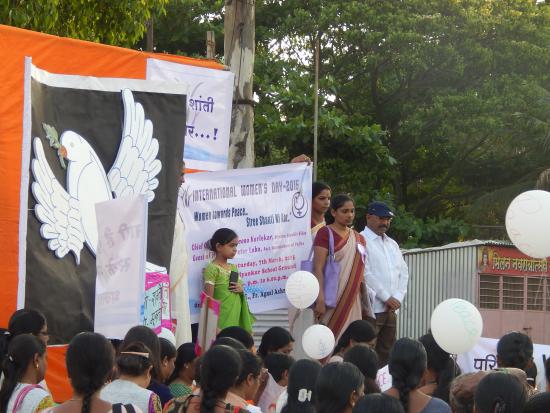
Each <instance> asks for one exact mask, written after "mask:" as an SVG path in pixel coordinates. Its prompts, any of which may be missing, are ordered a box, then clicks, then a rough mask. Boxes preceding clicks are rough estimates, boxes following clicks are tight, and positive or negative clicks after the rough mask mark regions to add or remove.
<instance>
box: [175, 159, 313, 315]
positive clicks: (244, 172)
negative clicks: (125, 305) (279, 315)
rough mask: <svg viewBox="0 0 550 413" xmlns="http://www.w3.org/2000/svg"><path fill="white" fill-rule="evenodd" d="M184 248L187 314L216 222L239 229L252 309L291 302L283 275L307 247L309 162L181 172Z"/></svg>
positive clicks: (195, 306) (195, 310)
mask: <svg viewBox="0 0 550 413" xmlns="http://www.w3.org/2000/svg"><path fill="white" fill-rule="evenodd" d="M180 197H181V202H178V205H181V210H180V211H179V213H180V214H181V216H182V217H183V221H184V222H185V226H186V234H187V246H188V253H189V304H190V309H191V320H192V322H195V321H196V320H197V319H198V315H199V306H200V293H201V291H202V289H203V276H202V274H203V270H204V268H205V267H206V265H207V264H208V263H209V262H210V261H211V260H212V258H213V254H212V253H211V252H210V251H209V250H207V249H206V247H205V243H206V241H208V240H209V239H210V238H211V237H212V235H213V234H214V232H215V231H216V230H217V229H219V228H224V227H225V228H231V229H232V230H233V231H235V232H236V233H237V235H238V236H239V246H238V250H237V255H236V257H235V258H234V259H233V260H232V262H233V263H235V264H236V265H237V266H238V268H239V273H240V275H241V277H242V279H243V281H244V287H245V293H246V295H247V298H248V303H249V305H250V308H251V310H252V312H254V313H260V312H263V311H269V310H275V309H279V308H286V307H288V305H289V303H288V301H287V298H286V295H285V283H286V279H287V278H288V277H289V275H290V274H292V273H293V272H295V271H298V270H299V269H300V262H301V261H302V260H304V259H306V258H307V255H308V254H309V251H310V249H311V235H310V221H311V167H310V166H307V165H306V164H305V163H303V164H288V165H277V166H268V167H265V168H251V169H235V170H230V171H224V172H205V173H195V174H189V175H186V181H185V183H184V184H183V185H182V188H181V190H180Z"/></svg>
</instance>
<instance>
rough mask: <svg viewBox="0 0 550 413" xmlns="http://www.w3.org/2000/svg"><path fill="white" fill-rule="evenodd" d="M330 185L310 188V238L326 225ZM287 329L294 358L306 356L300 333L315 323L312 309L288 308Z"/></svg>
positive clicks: (319, 184) (314, 184) (318, 183)
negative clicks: (290, 335) (292, 341)
mask: <svg viewBox="0 0 550 413" xmlns="http://www.w3.org/2000/svg"><path fill="white" fill-rule="evenodd" d="M330 196H331V192H330V186H328V185H327V184H325V183H323V182H313V185H312V188H311V238H312V239H313V240H314V239H315V236H316V235H317V232H318V231H319V230H320V229H321V228H323V227H324V226H325V225H326V222H325V214H326V213H327V212H328V210H329V208H330ZM288 323H289V330H290V333H291V334H292V337H294V339H295V340H296V341H295V343H294V350H293V352H292V355H293V356H294V358H296V359H303V358H306V357H307V354H306V353H305V352H304V349H303V347H302V335H303V334H304V331H306V330H307V329H308V327H311V326H312V325H313V324H315V317H314V315H313V310H312V309H310V308H305V309H303V310H298V309H296V308H294V307H290V308H289V309H288Z"/></svg>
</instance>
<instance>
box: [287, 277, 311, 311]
mask: <svg viewBox="0 0 550 413" xmlns="http://www.w3.org/2000/svg"><path fill="white" fill-rule="evenodd" d="M285 290H286V297H287V298H288V301H290V304H292V305H293V306H294V307H296V308H299V309H304V308H308V307H309V306H310V305H311V304H313V303H314V302H315V300H316V299H317V296H318V295H319V281H317V277H315V275H313V274H312V273H310V272H308V271H296V272H294V273H292V274H291V275H290V277H288V280H286V287H285Z"/></svg>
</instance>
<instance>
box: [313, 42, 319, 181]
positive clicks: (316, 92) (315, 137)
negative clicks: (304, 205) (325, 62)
mask: <svg viewBox="0 0 550 413" xmlns="http://www.w3.org/2000/svg"><path fill="white" fill-rule="evenodd" d="M319 52H320V46H319V35H317V39H316V40H315V85H314V96H313V102H314V103H313V105H314V107H313V181H314V182H315V181H316V180H317V159H318V158H317V150H318V148H319V143H318V130H319Z"/></svg>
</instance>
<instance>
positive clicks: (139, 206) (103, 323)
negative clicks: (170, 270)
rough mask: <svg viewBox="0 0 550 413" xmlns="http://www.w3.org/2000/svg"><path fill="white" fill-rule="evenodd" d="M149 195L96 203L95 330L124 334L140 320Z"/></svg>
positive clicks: (111, 335) (121, 336)
mask: <svg viewBox="0 0 550 413" xmlns="http://www.w3.org/2000/svg"><path fill="white" fill-rule="evenodd" d="M147 207H148V203H147V197H146V196H145V195H139V196H136V197H131V198H130V197H124V198H116V199H113V200H111V201H106V202H100V203H97V204H96V205H95V210H96V214H97V227H98V250H97V256H96V268H97V278H96V290H95V316H94V331H95V332H97V333H101V334H103V335H105V336H106V337H108V338H120V339H121V338H124V335H125V334H126V332H127V331H128V330H129V329H130V328H131V327H133V326H136V325H138V324H141V321H142V305H143V295H144V289H145V279H144V276H145V251H146V244H147V242H146V240H147Z"/></svg>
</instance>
